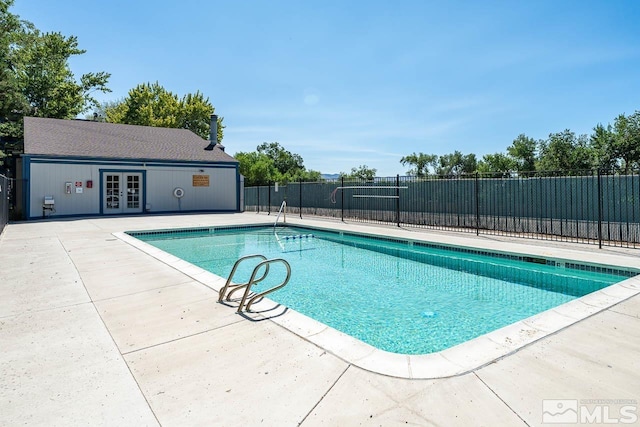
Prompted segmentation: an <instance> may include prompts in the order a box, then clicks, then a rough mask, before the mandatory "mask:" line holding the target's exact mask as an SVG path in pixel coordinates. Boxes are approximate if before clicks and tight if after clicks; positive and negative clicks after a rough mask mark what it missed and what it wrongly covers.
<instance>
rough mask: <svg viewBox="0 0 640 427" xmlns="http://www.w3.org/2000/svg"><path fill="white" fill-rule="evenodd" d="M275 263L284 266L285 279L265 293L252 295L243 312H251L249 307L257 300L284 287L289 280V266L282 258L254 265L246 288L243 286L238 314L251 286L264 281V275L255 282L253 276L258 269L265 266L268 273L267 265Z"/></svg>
mask: <svg viewBox="0 0 640 427" xmlns="http://www.w3.org/2000/svg"><path fill="white" fill-rule="evenodd" d="M275 262H280V263H282V264H284V266H285V268H286V269H287V277H285V279H284V280H283V281H282V283H281V284H279V285H278V286H274V287H272V288H269V289H267V290H266V291H262V292H258V293H256V294H255V295H253V296H252V297H251V298H249V302H248V303H247V306H246V308H245V311H251V305H252V304H253V303H254V302H255V301H256V300H257V299H258V298H262V297H263V296H265V295H267V294H270V293H271V292H273V291H277V290H278V289H280V288H282V287H283V286H284V285H286V284H287V283H288V282H289V279H290V278H291V266H290V265H289V263H288V262H287V261H286V260H285V259H283V258H272V259H268V260H265V261H262V262H261V263H259V264H258V265H256V267H255V268H254V269H253V273H252V274H251V279H249V282H247V284H246V286H245V290H244V294H243V295H242V299H241V300H240V304H239V305H238V310H237V312H238V313H241V312H242V307H243V306H244V303H245V301H246V300H247V297H248V296H249V293H250V292H251V286H253V285H254V284H256V283H258V282H259V281H260V280H262V279H264V277H265V276H266V273H265V275H264V276H263V277H261V278H260V279H258V280H255V276H256V274H257V273H258V270H260V268H261V267H262V266H266V271H267V272H268V271H269V265H270V264H273V263H275ZM237 289H239V288H236V289H234V290H233V291H232V292H234V291H236V290H237Z"/></svg>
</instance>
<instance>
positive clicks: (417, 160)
mask: <svg viewBox="0 0 640 427" xmlns="http://www.w3.org/2000/svg"><path fill="white" fill-rule="evenodd" d="M437 161H438V156H436V155H435V154H424V153H418V154H416V153H415V152H414V153H411V154H409V155H408V156H404V157H403V158H401V159H400V163H402V166H406V165H412V166H413V168H412V169H410V170H409V171H408V172H407V174H409V175H414V176H417V177H418V178H422V177H425V176H427V175H428V174H429V166H431V167H432V168H435V165H436V162H437Z"/></svg>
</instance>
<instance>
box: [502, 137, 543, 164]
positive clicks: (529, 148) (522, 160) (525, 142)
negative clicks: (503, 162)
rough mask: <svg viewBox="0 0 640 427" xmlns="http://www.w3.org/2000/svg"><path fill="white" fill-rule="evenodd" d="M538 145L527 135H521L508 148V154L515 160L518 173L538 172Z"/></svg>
mask: <svg viewBox="0 0 640 427" xmlns="http://www.w3.org/2000/svg"><path fill="white" fill-rule="evenodd" d="M537 146H538V143H537V142H536V140H535V139H533V138H529V137H528V136H526V135H525V134H520V135H518V136H517V137H516V139H514V140H513V142H512V143H511V145H510V146H509V147H507V154H508V155H509V156H510V157H511V158H512V159H513V160H514V162H515V165H514V168H515V170H516V171H518V172H532V171H535V170H536V160H537V156H536V149H537Z"/></svg>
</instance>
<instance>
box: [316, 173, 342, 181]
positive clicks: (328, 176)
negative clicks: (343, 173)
mask: <svg viewBox="0 0 640 427" xmlns="http://www.w3.org/2000/svg"><path fill="white" fill-rule="evenodd" d="M321 176H322V179H326V180H327V181H335V180H337V179H338V178H340V174H339V173H323V174H322V175H321Z"/></svg>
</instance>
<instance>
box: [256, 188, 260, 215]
mask: <svg viewBox="0 0 640 427" xmlns="http://www.w3.org/2000/svg"><path fill="white" fill-rule="evenodd" d="M257 203H258V209H256V213H260V185H258V201H257Z"/></svg>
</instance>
